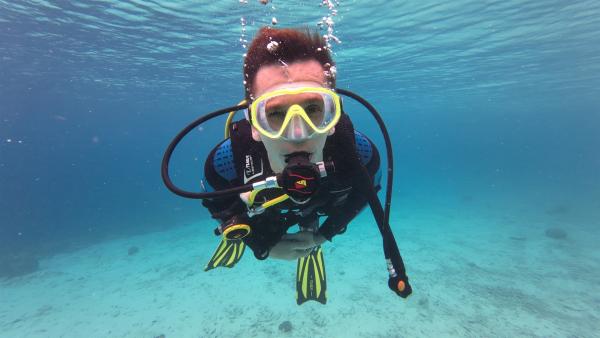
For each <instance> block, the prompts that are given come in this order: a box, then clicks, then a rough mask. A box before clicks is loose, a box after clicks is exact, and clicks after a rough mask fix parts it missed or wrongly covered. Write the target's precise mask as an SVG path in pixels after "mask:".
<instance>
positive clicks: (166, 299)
mask: <svg viewBox="0 0 600 338" xmlns="http://www.w3.org/2000/svg"><path fill="white" fill-rule="evenodd" d="M332 4H333V5H334V8H335V10H336V11H337V12H336V13H335V15H333V14H334V13H333V12H332V10H331V9H329V8H328V7H327V6H326V5H322V1H318V0H311V1H278V0H273V1H269V3H268V4H267V5H263V4H261V3H260V2H259V1H258V0H248V1H246V2H243V1H242V2H240V1H238V0H228V1H212V2H209V1H159V0H152V1H141V0H135V1H115V0H97V1H81V0H78V1H33V0H31V1H2V0H0V336H2V337H50V336H52V337H109V336H110V337H157V336H160V335H161V334H164V335H165V336H166V337H234V336H235V337H278V336H282V337H306V336H310V337H354V336H357V337H428V336H436V337H441V336H456V337H465V336H469V337H488V336H500V337H509V336H510V337H513V336H526V337H531V336H540V337H594V336H595V337H598V336H600V335H599V334H598V332H600V325H599V324H598V323H599V322H600V296H599V295H600V263H599V262H600V253H599V252H598V249H597V247H598V245H597V243H598V242H599V239H600V221H599V220H600V152H599V150H598V147H599V145H600V132H599V130H600V2H598V1H554V0H549V1H471V0H459V1H453V2H448V1H438V0H436V1H429V0H428V1H383V0H375V1H357V0H354V1H350V0H340V1H339V2H336V1H332ZM326 16H331V18H332V20H333V22H334V26H333V28H334V31H333V34H334V35H335V36H336V37H337V38H339V40H340V41H341V42H340V43H336V42H333V43H332V49H333V52H334V59H335V61H336V63H337V74H338V79H337V85H338V87H340V88H344V89H349V90H352V91H354V92H357V93H359V94H360V95H361V96H363V97H365V98H366V99H368V100H369V101H370V102H371V103H372V104H373V105H375V106H376V107H377V108H378V110H379V111H380V113H381V114H382V116H383V119H384V120H385V122H386V124H387V126H388V129H389V131H390V135H391V138H392V145H393V152H394V160H395V162H394V164H395V172H394V174H395V176H394V188H393V201H392V212H391V223H392V224H391V225H392V227H393V230H394V233H395V234H396V238H397V241H398V243H399V246H400V249H401V252H402V253H403V256H404V258H405V261H406V264H407V269H408V274H409V277H410V278H411V281H412V282H413V284H414V285H413V287H414V295H413V296H411V297H410V298H409V299H408V300H403V299H400V298H398V297H396V296H395V295H394V294H393V293H391V292H390V291H389V290H387V286H386V281H387V277H386V269H385V262H384V260H383V254H382V253H381V248H380V246H381V240H380V238H378V234H377V230H376V226H375V223H374V221H373V218H372V216H371V215H370V213H369V212H368V210H367V211H365V212H363V213H362V214H361V215H360V216H359V218H358V219H357V220H356V221H355V222H353V223H352V224H351V225H350V227H349V230H348V232H347V233H346V234H344V235H342V236H339V237H336V239H335V240H334V242H333V243H327V244H326V245H325V247H324V250H325V254H326V261H327V269H328V273H329V276H328V277H329V280H328V281H329V290H328V296H329V299H330V300H329V302H328V304H327V305H325V306H321V305H320V304H305V305H302V306H300V307H299V306H297V305H296V302H295V299H294V290H293V288H294V284H293V282H294V276H295V270H294V269H295V263H294V262H284V261H271V260H268V261H265V262H260V261H256V260H255V259H254V258H253V257H252V255H251V253H246V256H247V257H245V258H244V261H243V262H242V263H244V264H243V266H240V267H238V266H236V267H235V268H234V269H231V270H225V269H223V270H225V271H211V272H210V273H204V272H203V271H202V270H203V267H204V263H205V262H206V261H207V259H208V258H210V255H211V254H212V251H213V250H214V247H215V246H216V245H217V243H218V238H217V237H214V236H213V235H212V229H213V228H214V227H215V226H216V224H215V223H214V222H213V221H212V220H211V219H210V216H209V215H208V213H207V212H206V211H205V210H204V209H203V208H202V206H201V205H200V203H199V202H197V201H193V200H185V199H182V198H179V197H177V196H175V195H173V194H171V193H170V192H169V191H168V190H167V189H166V188H165V187H164V185H163V183H162V181H161V178H160V161H161V159H162V155H163V152H164V150H165V148H166V146H167V145H168V143H169V141H170V140H171V138H172V137H173V136H174V135H175V134H176V133H177V132H178V131H179V130H181V129H182V128H183V127H184V126H185V125H186V124H187V123H189V122H190V121H192V120H194V119H196V118H197V117H199V116H200V115H202V114H205V113H207V112H210V111H213V110H216V109H219V108H223V107H226V106H232V105H235V104H236V103H237V102H238V101H239V100H240V99H241V98H242V97H243V85H242V74H241V69H242V57H243V54H244V53H245V49H244V46H243V45H244V42H243V40H244V39H245V40H250V39H251V38H252V36H253V35H254V34H255V32H256V31H257V30H258V29H259V28H260V27H262V26H264V25H272V22H273V18H276V20H277V24H276V26H277V27H305V26H307V27H312V28H315V29H319V28H318V23H319V22H320V21H322V20H323V17H326ZM243 23H244V24H243ZM321 31H322V33H323V34H325V33H327V30H326V29H323V30H321ZM346 110H347V111H348V113H349V115H350V117H351V118H352V120H353V122H354V124H355V126H356V127H357V129H359V130H360V131H362V132H363V133H365V134H367V135H369V137H371V138H372V139H373V140H374V141H375V142H376V143H377V144H378V146H379V148H380V150H381V151H383V149H384V148H383V145H384V144H383V139H382V137H381V136H380V134H379V132H378V129H377V127H376V124H375V122H374V121H373V119H372V118H371V117H370V115H369V114H368V113H367V112H366V111H365V110H364V109H363V108H361V107H360V106H359V105H356V104H353V103H348V104H347V105H346ZM223 122H224V119H223V120H219V121H211V122H210V123H208V124H207V125H205V126H203V127H202V128H201V129H198V130H195V131H194V132H193V133H192V134H191V136H190V137H189V138H187V139H186V140H184V142H183V143H182V144H181V146H180V148H179V149H178V150H177V152H176V153H175V155H174V159H173V164H172V167H171V171H172V175H173V177H174V179H175V181H176V183H177V184H178V185H180V186H182V187H185V188H187V189H189V190H198V189H199V179H200V178H201V176H202V171H203V165H204V162H203V161H204V158H205V157H206V155H207V153H208V151H209V150H210V149H211V148H212V147H213V146H214V145H215V144H216V143H218V142H219V141H220V140H221V139H222V137H223V136H222V124H223ZM380 196H381V197H383V194H380ZM132 247H136V248H137V249H138V250H139V252H136V253H133V254H131V255H130V254H128V250H129V249H130V248H132ZM240 265H242V264H240ZM15 271H21V272H15ZM288 321H289V323H290V325H289V326H288V324H284V323H286V322H288ZM287 329H289V330H287Z"/></svg>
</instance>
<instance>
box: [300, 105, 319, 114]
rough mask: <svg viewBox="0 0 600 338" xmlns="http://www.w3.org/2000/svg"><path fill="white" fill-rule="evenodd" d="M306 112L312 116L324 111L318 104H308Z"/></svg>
mask: <svg viewBox="0 0 600 338" xmlns="http://www.w3.org/2000/svg"><path fill="white" fill-rule="evenodd" d="M304 111H305V112H306V113H307V114H309V115H311V114H320V113H321V111H322V109H321V106H320V105H319V104H317V103H310V104H308V105H307V106H306V107H305V108H304Z"/></svg>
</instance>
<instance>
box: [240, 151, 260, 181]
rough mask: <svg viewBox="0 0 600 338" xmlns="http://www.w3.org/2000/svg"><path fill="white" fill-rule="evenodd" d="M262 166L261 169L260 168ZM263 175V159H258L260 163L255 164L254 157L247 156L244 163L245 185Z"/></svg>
mask: <svg viewBox="0 0 600 338" xmlns="http://www.w3.org/2000/svg"><path fill="white" fill-rule="evenodd" d="M259 166H260V169H259V168H258V167H259ZM262 174H263V163H262V159H261V158H258V163H255V161H254V158H253V157H252V155H246V160H245V163H244V184H246V183H248V181H250V180H251V179H253V178H256V177H258V176H260V175H262Z"/></svg>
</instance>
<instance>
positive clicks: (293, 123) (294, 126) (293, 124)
mask: <svg viewBox="0 0 600 338" xmlns="http://www.w3.org/2000/svg"><path fill="white" fill-rule="evenodd" d="M286 129H287V130H286V133H285V136H286V138H287V139H288V140H290V141H296V142H301V141H304V140H306V139H307V138H308V137H309V136H310V135H309V132H308V129H309V128H308V126H307V125H306V123H305V122H304V120H303V119H302V118H301V117H300V116H298V115H296V116H294V117H292V119H291V120H290V123H289V125H288V126H287V128H286Z"/></svg>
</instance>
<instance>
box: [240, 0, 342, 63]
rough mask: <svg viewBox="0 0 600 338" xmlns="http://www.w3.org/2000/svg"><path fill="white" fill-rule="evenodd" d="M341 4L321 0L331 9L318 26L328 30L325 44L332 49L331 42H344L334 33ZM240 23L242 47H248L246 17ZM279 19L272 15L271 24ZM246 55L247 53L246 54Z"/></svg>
mask: <svg viewBox="0 0 600 338" xmlns="http://www.w3.org/2000/svg"><path fill="white" fill-rule="evenodd" d="M239 2H240V3H241V4H248V0H239ZM258 2H259V3H261V4H263V5H267V4H269V2H270V1H269V0H258ZM339 5H340V2H339V0H320V4H319V6H320V7H327V9H328V10H329V13H328V14H327V15H326V16H324V17H323V18H321V20H320V21H319V22H318V23H317V26H318V27H319V29H321V30H326V33H325V34H324V35H323V39H324V40H325V44H326V47H327V49H329V50H331V47H332V46H331V43H332V42H335V43H342V41H340V39H339V38H338V37H337V36H335V35H334V34H333V33H334V25H335V22H334V20H333V17H335V16H336V15H337V14H338V11H337V9H336V7H338V6H339ZM271 9H273V10H274V9H275V6H273V5H272V6H271ZM240 23H241V26H242V33H241V36H240V44H241V45H242V48H244V49H246V48H247V47H248V40H247V38H246V37H247V36H246V25H247V24H248V23H247V21H246V19H245V18H244V17H243V16H242V17H241V19H240ZM277 23H278V21H277V18H276V17H272V18H271V24H272V25H273V26H274V25H277ZM244 56H245V55H244Z"/></svg>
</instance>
